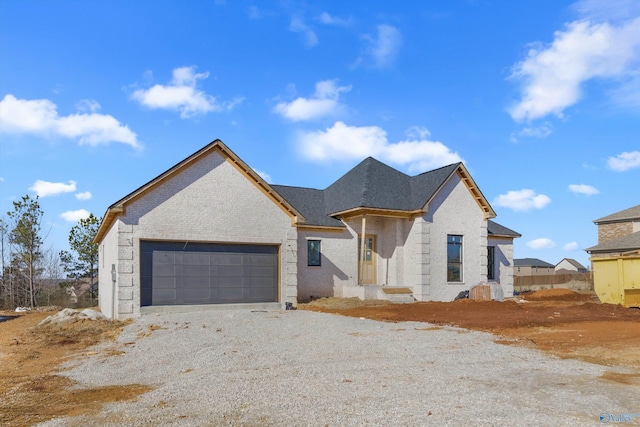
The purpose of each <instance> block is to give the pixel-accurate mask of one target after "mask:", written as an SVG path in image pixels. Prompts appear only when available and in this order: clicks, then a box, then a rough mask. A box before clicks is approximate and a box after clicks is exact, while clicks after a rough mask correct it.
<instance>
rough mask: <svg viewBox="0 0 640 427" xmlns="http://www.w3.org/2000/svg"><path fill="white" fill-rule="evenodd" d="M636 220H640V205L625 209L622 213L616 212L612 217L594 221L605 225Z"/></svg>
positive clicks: (608, 216)
mask: <svg viewBox="0 0 640 427" xmlns="http://www.w3.org/2000/svg"><path fill="white" fill-rule="evenodd" d="M634 219H640V205H638V206H634V207H632V208H629V209H625V210H623V211H620V212H616V213H614V214H611V215H607V216H605V217H602V218H600V219H596V220H595V221H593V222H594V223H596V224H603V223H607V222H620V221H630V220H634Z"/></svg>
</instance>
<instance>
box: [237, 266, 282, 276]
mask: <svg viewBox="0 0 640 427" xmlns="http://www.w3.org/2000/svg"><path fill="white" fill-rule="evenodd" d="M245 271H246V272H247V275H248V276H250V277H273V275H274V273H275V271H276V269H275V268H273V267H247V268H246V269H245Z"/></svg>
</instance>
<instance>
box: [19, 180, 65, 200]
mask: <svg viewBox="0 0 640 427" xmlns="http://www.w3.org/2000/svg"><path fill="white" fill-rule="evenodd" d="M29 190H31V191H34V192H35V193H36V195H37V196H38V197H47V196H57V195H58V194H62V193H73V192H74V191H76V182H75V181H69V183H68V184H65V183H64V182H48V181H42V180H40V179H39V180H37V181H36V182H35V183H34V184H33V185H32V186H31V187H29Z"/></svg>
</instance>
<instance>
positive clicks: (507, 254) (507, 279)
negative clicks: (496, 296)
mask: <svg viewBox="0 0 640 427" xmlns="http://www.w3.org/2000/svg"><path fill="white" fill-rule="evenodd" d="M488 244H489V245H491V246H495V248H496V249H495V268H496V275H495V276H496V279H497V280H496V281H497V282H499V283H500V286H502V291H503V292H504V296H505V297H511V296H513V240H512V239H499V238H495V237H489V239H488Z"/></svg>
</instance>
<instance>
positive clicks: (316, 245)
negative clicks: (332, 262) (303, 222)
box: [307, 240, 320, 267]
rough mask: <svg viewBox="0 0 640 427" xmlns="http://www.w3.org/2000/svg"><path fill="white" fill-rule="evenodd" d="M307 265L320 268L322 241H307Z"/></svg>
mask: <svg viewBox="0 0 640 427" xmlns="http://www.w3.org/2000/svg"><path fill="white" fill-rule="evenodd" d="M307 265H308V266H310V267H320V240H307Z"/></svg>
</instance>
